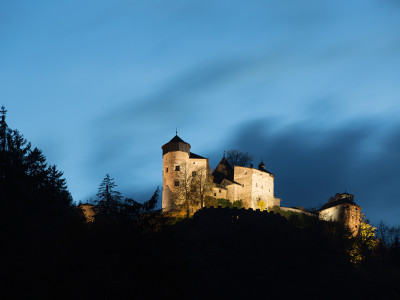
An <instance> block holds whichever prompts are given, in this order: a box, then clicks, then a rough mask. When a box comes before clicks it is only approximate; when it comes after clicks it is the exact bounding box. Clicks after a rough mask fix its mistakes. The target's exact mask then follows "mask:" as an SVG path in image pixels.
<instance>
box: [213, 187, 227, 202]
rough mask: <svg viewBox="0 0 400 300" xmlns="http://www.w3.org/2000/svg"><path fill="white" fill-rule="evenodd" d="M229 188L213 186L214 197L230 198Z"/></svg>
mask: <svg viewBox="0 0 400 300" xmlns="http://www.w3.org/2000/svg"><path fill="white" fill-rule="evenodd" d="M227 192H228V191H227V190H226V189H224V188H221V187H218V186H214V187H213V197H214V198H217V199H218V198H223V199H229V198H228V195H227Z"/></svg>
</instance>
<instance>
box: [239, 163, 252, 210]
mask: <svg viewBox="0 0 400 300" xmlns="http://www.w3.org/2000/svg"><path fill="white" fill-rule="evenodd" d="M251 177H252V169H251V168H246V167H239V166H234V181H236V182H237V183H240V184H241V185H242V188H241V189H239V190H238V192H239V193H238V195H237V196H238V197H239V199H241V200H242V201H243V207H245V208H253V206H252V197H251V195H252V178H251ZM254 209H255V208H254Z"/></svg>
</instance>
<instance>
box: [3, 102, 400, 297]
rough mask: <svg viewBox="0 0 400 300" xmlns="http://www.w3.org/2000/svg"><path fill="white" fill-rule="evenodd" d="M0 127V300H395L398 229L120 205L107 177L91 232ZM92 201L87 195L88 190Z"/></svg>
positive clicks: (21, 141)
mask: <svg viewBox="0 0 400 300" xmlns="http://www.w3.org/2000/svg"><path fill="white" fill-rule="evenodd" d="M0 117H1V119H0V201H1V205H2V208H1V210H0V211H1V215H0V220H1V221H0V222H1V228H2V237H1V238H2V247H1V255H0V266H1V277H2V278H1V288H0V298H1V299H15V298H16V299H20V298H22V299H40V298H42V299H43V298H57V299H72V298H77V299H80V298H86V299H125V298H132V299H133V298H134V299H153V298H159V297H165V298H167V299H170V298H176V299H181V298H182V299H214V298H234V299H238V298H246V299H253V298H260V297H262V298H270V297H271V298H272V299H274V298H289V297H296V298H297V297H299V298H303V297H308V298H311V299H312V298H322V299H335V298H341V299H348V298H353V299H359V298H361V297H364V298H366V299H372V298H381V299H399V297H400V286H399V284H398V283H399V282H400V243H399V235H400V230H399V227H398V226H397V227H396V226H395V227H390V226H387V225H385V224H384V223H383V222H381V224H379V225H378V226H377V228H375V227H373V226H372V225H370V224H368V221H367V220H365V219H364V220H363V223H362V224H363V226H362V229H361V230H360V232H359V234H358V235H357V236H355V237H353V236H352V235H351V233H350V232H348V230H347V229H346V228H343V227H341V226H340V225H339V224H336V223H332V222H324V221H320V220H318V219H317V218H312V217H310V216H307V215H302V214H296V213H287V212H282V211H279V210H275V211H270V212H257V211H245V210H243V209H238V208H237V207H225V208H222V207H220V208H203V209H201V210H199V211H198V212H196V213H195V214H194V215H193V216H191V217H185V216H183V217H176V216H175V217H174V216H171V215H166V214H163V213H162V212H161V211H160V210H158V209H157V204H158V201H159V194H160V191H159V189H158V188H156V189H155V192H154V194H153V196H152V197H151V198H150V199H149V200H148V201H145V202H143V203H140V202H137V201H135V200H134V199H130V198H126V197H123V195H122V194H121V193H119V192H118V190H117V185H116V183H115V181H114V179H113V178H112V177H111V176H110V175H109V174H106V176H105V178H104V180H103V181H102V182H101V183H100V185H99V188H98V191H97V199H96V201H95V203H94V204H95V205H96V214H95V217H94V220H93V221H92V222H88V221H87V219H86V218H85V215H84V214H83V211H82V210H81V209H80V207H79V206H78V205H77V204H76V203H75V202H74V201H73V199H72V197H71V195H70V193H69V191H68V187H67V183H66V180H65V179H64V178H63V173H62V172H61V171H60V170H58V169H57V167H56V166H55V165H51V164H49V163H48V162H47V161H46V157H45V155H44V154H43V153H42V151H41V150H39V149H38V148H35V147H33V146H32V145H31V143H29V142H28V141H27V140H26V139H25V138H24V137H23V135H22V134H20V133H19V132H18V130H13V129H10V128H9V127H8V125H7V122H6V110H5V108H4V107H2V109H1V116H0ZM94 192H95V191H94Z"/></svg>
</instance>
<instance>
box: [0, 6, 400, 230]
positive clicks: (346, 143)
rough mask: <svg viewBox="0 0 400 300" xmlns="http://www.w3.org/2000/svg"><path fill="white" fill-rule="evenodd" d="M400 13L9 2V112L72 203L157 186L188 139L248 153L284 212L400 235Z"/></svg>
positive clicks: (5, 51)
mask: <svg viewBox="0 0 400 300" xmlns="http://www.w3.org/2000/svg"><path fill="white" fill-rule="evenodd" d="M399 73H400V0H336V1H321V0H302V1H298V0H285V1H272V0H247V1H237V0H229V1H228V0H226V1H223V0H221V1H215V0H201V1H200V0H199V1H197V0H158V1H156V0H143V1H134V0H130V1H128V0H120V1H117V0H115V1H102V0H86V1H77V0H69V1H50V0H48V1H43V0H36V1H24V0H20V1H15V0H2V1H1V2H0V105H4V106H5V107H6V109H7V110H8V114H7V122H8V124H9V126H10V127H11V128H13V129H18V130H19V131H20V132H21V133H22V134H23V135H24V137H25V138H26V139H28V140H29V141H30V142H32V144H33V146H36V147H38V148H40V149H41V150H42V151H43V153H44V154H45V155H46V157H47V161H48V162H49V163H51V164H56V165H57V167H58V169H60V170H61V171H63V172H64V177H65V178H66V180H67V184H68V188H69V190H70V192H71V194H72V197H73V199H74V201H76V202H78V201H86V200H88V199H90V198H93V199H95V194H96V192H97V189H98V186H99V184H100V182H101V180H102V179H103V178H104V177H105V174H107V173H109V174H110V175H111V177H113V178H114V179H115V181H116V183H117V184H118V188H119V190H120V191H121V192H122V193H123V194H124V195H125V196H127V197H133V198H134V199H136V200H137V201H145V200H147V199H149V198H150V197H151V195H152V193H153V192H154V190H155V189H156V187H157V186H160V188H161V186H162V152H161V146H162V145H163V144H165V143H166V142H168V141H169V140H170V139H171V138H172V137H173V136H174V135H175V129H176V128H177V129H178V135H179V136H180V137H181V138H182V139H183V140H185V141H186V142H188V143H190V144H191V146H192V152H194V153H196V154H199V155H202V156H206V157H209V158H210V165H211V167H212V168H213V167H215V166H216V165H217V164H218V162H219V160H220V159H221V157H222V153H223V151H224V150H228V149H238V150H241V151H246V152H249V153H251V154H252V155H253V157H254V163H255V164H256V165H258V163H259V161H260V160H261V158H262V159H263V160H264V162H265V164H266V166H267V169H268V170H269V171H271V172H272V173H274V174H275V193H276V195H277V196H278V197H279V198H281V199H282V202H281V205H282V206H289V207H291V206H302V207H305V208H311V207H316V206H318V205H321V204H324V203H325V202H326V201H327V200H328V199H329V198H330V197H331V196H332V195H334V194H335V193H337V192H344V191H347V192H348V193H352V194H354V195H355V201H356V202H357V203H358V204H359V205H360V206H361V207H362V209H363V212H364V213H365V214H366V216H367V218H368V219H369V220H370V221H371V222H372V223H374V224H377V223H378V222H379V221H381V220H383V221H384V222H385V223H387V224H389V225H398V224H400V194H399V191H398V187H399V186H400V119H399V116H400V84H399V83H400V82H399V81H400V74H399Z"/></svg>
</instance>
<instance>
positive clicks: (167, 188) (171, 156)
mask: <svg viewBox="0 0 400 300" xmlns="http://www.w3.org/2000/svg"><path fill="white" fill-rule="evenodd" d="M161 149H162V151H163V191H162V209H163V211H170V210H173V209H175V208H176V205H177V203H176V200H177V199H176V195H177V192H178V189H179V177H180V172H181V169H182V168H183V167H184V166H187V165H188V163H189V155H190V144H188V143H186V142H185V141H183V140H182V139H181V138H180V137H179V136H178V134H177V135H176V136H175V137H174V138H172V139H171V140H170V141H169V142H168V143H166V144H165V145H163V146H162V147H161Z"/></svg>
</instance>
